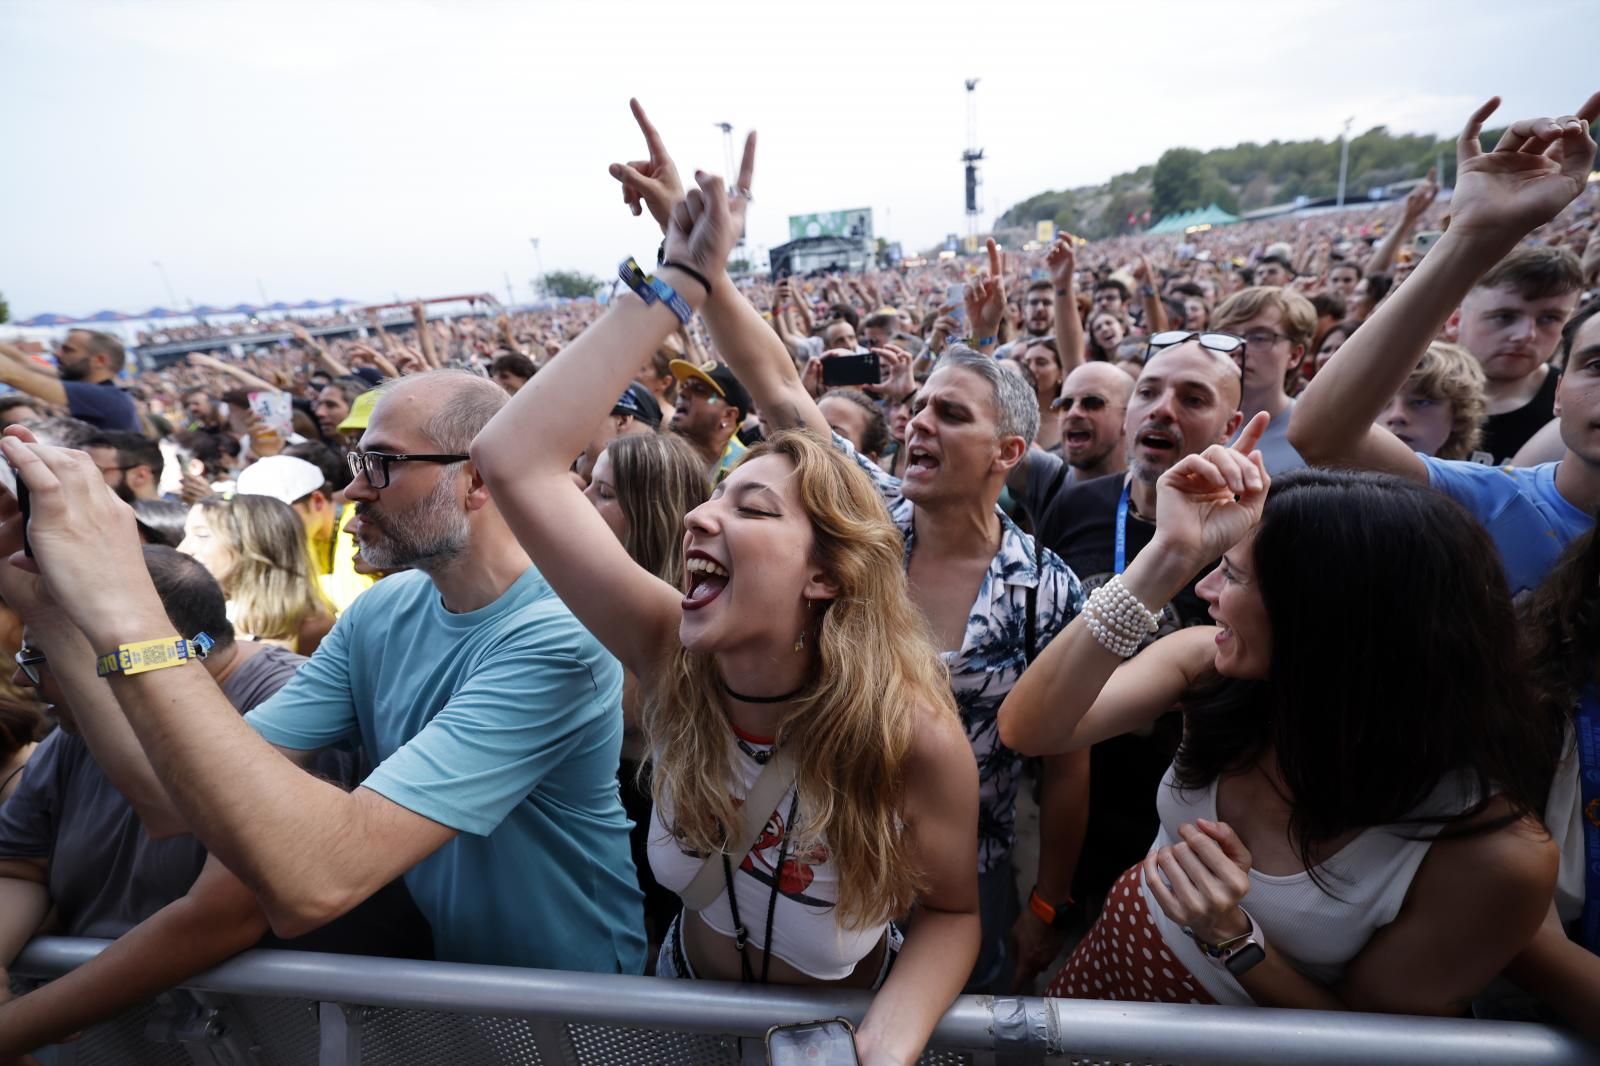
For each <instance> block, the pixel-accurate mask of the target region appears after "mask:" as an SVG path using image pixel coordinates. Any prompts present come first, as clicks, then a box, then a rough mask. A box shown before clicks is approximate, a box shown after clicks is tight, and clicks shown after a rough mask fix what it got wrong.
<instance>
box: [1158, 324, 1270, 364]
mask: <svg viewBox="0 0 1600 1066" xmlns="http://www.w3.org/2000/svg"><path fill="white" fill-rule="evenodd" d="M1190 340H1199V342H1200V347H1202V348H1205V349H1206V350H1207V351H1212V352H1217V353H1219V354H1221V355H1233V354H1234V353H1235V352H1238V351H1241V350H1242V349H1243V348H1244V345H1245V340H1244V338H1243V337H1240V336H1238V335H1237V334H1234V333H1217V332H1214V331H1206V332H1191V331H1189V330H1183V329H1168V330H1162V331H1161V332H1160V333H1157V334H1154V335H1152V336H1151V338H1150V341H1149V343H1148V344H1147V345H1146V346H1145V350H1144V358H1145V362H1149V361H1150V360H1151V358H1153V357H1154V356H1155V354H1156V353H1157V352H1163V351H1166V350H1167V349H1168V348H1174V347H1176V346H1178V345H1180V344H1183V343H1184V342H1185V341H1190Z"/></svg>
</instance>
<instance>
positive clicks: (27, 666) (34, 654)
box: [16, 645, 45, 688]
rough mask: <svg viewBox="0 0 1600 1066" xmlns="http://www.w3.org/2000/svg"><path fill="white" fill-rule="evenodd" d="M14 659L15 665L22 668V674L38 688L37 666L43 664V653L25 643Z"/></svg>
mask: <svg viewBox="0 0 1600 1066" xmlns="http://www.w3.org/2000/svg"><path fill="white" fill-rule="evenodd" d="M16 660H17V666H18V667H19V668H20V669H21V670H22V673H23V676H24V677H26V678H27V679H28V681H29V683H30V684H32V685H33V687H34V688H38V687H39V685H40V684H41V682H40V680H39V667H40V666H42V665H44V662H45V657H44V653H43V652H41V651H39V650H37V649H36V648H30V647H28V646H27V645H23V647H22V649H21V650H20V651H18V652H17V654H16Z"/></svg>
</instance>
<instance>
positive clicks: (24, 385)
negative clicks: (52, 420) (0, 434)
mask: <svg viewBox="0 0 1600 1066" xmlns="http://www.w3.org/2000/svg"><path fill="white" fill-rule="evenodd" d="M0 383H4V384H6V385H10V386H11V387H12V388H13V389H19V390H21V391H22V392H26V393H28V394H29V395H30V396H37V397H39V399H41V400H43V401H44V402H45V403H53V404H55V405H56V406H57V407H65V406H67V390H66V388H65V387H64V386H63V385H62V384H61V379H60V378H59V377H57V376H56V375H55V374H52V373H50V372H49V371H46V370H41V369H40V368H39V367H37V366H35V365H34V364H33V361H32V360H31V359H29V358H28V356H27V355H26V354H25V353H24V352H23V351H22V350H21V349H20V348H14V347H12V346H11V345H9V344H0Z"/></svg>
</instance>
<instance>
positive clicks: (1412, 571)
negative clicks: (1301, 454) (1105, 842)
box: [1174, 470, 1565, 883]
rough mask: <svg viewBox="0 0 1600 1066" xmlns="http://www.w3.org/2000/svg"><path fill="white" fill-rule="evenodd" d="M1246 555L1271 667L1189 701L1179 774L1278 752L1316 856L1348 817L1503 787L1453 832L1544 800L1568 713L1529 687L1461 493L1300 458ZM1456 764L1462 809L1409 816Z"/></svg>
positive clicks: (1300, 839) (1304, 844) (1367, 820)
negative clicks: (1434, 808)
mask: <svg viewBox="0 0 1600 1066" xmlns="http://www.w3.org/2000/svg"><path fill="white" fill-rule="evenodd" d="M1251 570H1252V572H1253V574H1254V577H1253V579H1252V580H1254V581H1255V583H1256V585H1257V587H1258V588H1259V591H1260V594H1261V598H1262V601H1263V604H1264V606H1265V608H1266V613H1267V618H1268V620H1269V622H1270V624H1271V627H1272V655H1271V663H1270V666H1269V673H1268V677H1267V678H1266V679H1265V680H1262V681H1253V682H1239V681H1216V682H1213V683H1212V684H1210V685H1209V686H1207V688H1206V689H1205V690H1204V691H1201V692H1196V693H1194V694H1193V698H1191V699H1190V700H1188V701H1187V708H1188V715H1187V732H1186V735H1185V738H1184V741H1183V744H1182V746H1181V747H1180V748H1179V751H1178V755H1177V758H1176V759H1175V760H1174V775H1175V777H1176V779H1177V781H1178V784H1179V785H1180V786H1181V787H1182V788H1185V789H1200V788H1205V787H1207V786H1209V785H1210V784H1211V783H1212V782H1214V781H1215V780H1216V779H1217V778H1218V777H1219V776H1221V775H1223V774H1226V773H1230V772H1234V771H1240V770H1243V769H1245V768H1247V767H1249V766H1251V765H1252V764H1253V763H1254V762H1255V761H1256V760H1257V759H1259V758H1260V757H1261V756H1263V755H1265V754H1266V753H1268V752H1269V751H1270V752H1271V753H1272V754H1273V756H1274V757H1275V760H1276V764H1277V768H1278V771H1279V773H1280V775H1281V776H1282V779H1283V781H1284V783H1285V785H1286V786H1287V790H1288V796H1287V797H1286V798H1287V799H1288V800H1289V802H1290V810H1291V814H1290V820H1289V834H1290V837H1291V838H1292V839H1293V840H1294V841H1295V845H1296V847H1297V849H1298V851H1299V854H1300V858H1301V859H1302V860H1303V861H1304V863H1305V866H1306V869H1307V870H1313V871H1314V869H1315V864H1314V862H1313V858H1312V856H1313V853H1314V851H1315V849H1316V847H1317V846H1318V845H1320V844H1325V843H1327V842H1328V841H1331V840H1333V839H1334V838H1336V837H1339V836H1341V835H1343V834H1345V833H1348V832H1351V831H1352V830H1358V829H1365V828H1369V827H1372V826H1380V825H1395V824H1403V823H1409V824H1411V825H1414V826H1417V827H1418V828H1419V829H1420V826H1421V825H1422V824H1425V823H1431V824H1435V825H1436V824H1439V823H1447V822H1452V821H1454V820H1455V819H1456V818H1458V817H1460V816H1461V815H1462V814H1464V815H1466V816H1468V818H1469V819H1470V817H1471V816H1473V815H1476V814H1478V813H1480V812H1481V811H1482V810H1483V809H1484V807H1485V806H1486V805H1487V804H1488V802H1489V800H1490V799H1491V798H1492V797H1493V796H1494V795H1500V796H1503V797H1504V798H1505V799H1506V800H1507V801H1508V802H1509V804H1510V809H1511V811H1512V814H1510V815H1509V816H1507V817H1506V818H1503V819H1499V820H1492V821H1490V822H1488V823H1487V824H1486V823H1485V822H1484V821H1483V820H1474V827H1473V828H1471V829H1463V828H1461V827H1460V826H1459V825H1455V826H1448V827H1447V828H1446V830H1445V832H1446V833H1450V834H1457V833H1464V832H1481V831H1488V830H1491V829H1495V828H1499V827H1502V826H1504V825H1506V824H1509V823H1510V822H1512V821H1514V820H1516V819H1517V818H1520V817H1521V816H1523V815H1525V814H1527V813H1530V812H1535V813H1537V812H1539V811H1541V810H1542V809H1543V807H1544V804H1545V801H1546V799H1547V797H1548V793H1549V788H1550V780H1551V777H1552V776H1553V774H1554V772H1555V765H1556V762H1557V760H1558V759H1559V757H1560V754H1561V748H1562V744H1563V741H1564V739H1565V726H1564V723H1563V722H1562V721H1561V720H1560V718H1559V717H1557V716H1553V715H1551V714H1550V713H1548V711H1547V710H1546V708H1545V707H1544V705H1543V704H1542V703H1541V701H1539V700H1537V699H1536V698H1535V697H1534V695H1533V691H1532V688H1531V686H1530V685H1529V684H1528V681H1527V677H1526V674H1525V673H1524V671H1523V669H1522V661H1521V656H1520V655H1519V654H1518V633H1517V626H1516V618H1515V614H1514V612H1513V609H1512V605H1511V598H1510V595H1509V593H1508V592H1507V589H1506V578H1505V573H1504V571H1503V570H1502V569H1501V567H1500V562H1499V555H1498V553H1497V552H1496V550H1495V547H1494V544H1493V542H1491V541H1490V540H1489V537H1488V535H1487V534H1485V533H1484V532H1483V530H1482V528H1481V527H1480V526H1479V525H1478V524H1477V522H1475V521H1474V520H1473V519H1472V518H1471V516H1470V515H1468V514H1467V512H1466V511H1465V510H1464V509H1463V508H1462V507H1461V506H1460V505H1458V504H1456V503H1455V502H1454V501H1452V500H1450V499H1448V498H1447V497H1445V496H1443V495H1442V494H1440V493H1438V492H1435V491H1433V490H1432V489H1429V488H1426V487H1423V486H1421V485H1417V484H1413V483H1411V482H1408V481H1403V480H1401V479H1398V478H1394V477H1389V476H1385V475H1380V474H1369V473H1360V472H1352V471H1335V470H1303V471H1296V472H1294V473H1291V474H1289V475H1287V476H1285V477H1284V478H1282V479H1281V480H1280V481H1278V482H1277V483H1276V484H1274V485H1273V488H1272V494H1271V496H1270V498H1269V499H1268V501H1267V505H1266V510H1265V512H1264V513H1263V515H1262V517H1261V524H1260V527H1259V528H1258V530H1257V533H1256V538H1255V547H1254V562H1253V565H1252V566H1251ZM1453 772H1462V773H1464V774H1465V775H1466V778H1467V785H1468V787H1469V788H1470V789H1471V790H1472V791H1471V793H1470V794H1469V797H1468V801H1469V803H1470V805H1469V806H1468V807H1467V809H1466V810H1465V811H1463V812H1458V813H1456V814H1450V815H1444V816H1441V817H1437V818H1420V817H1416V816H1414V815H1412V813H1411V812H1412V811H1414V810H1415V808H1416V807H1417V806H1419V805H1420V804H1421V803H1422V802H1423V800H1424V799H1426V798H1427V796H1428V794H1429V793H1430V792H1431V791H1432V790H1433V789H1434V787H1435V786H1436V785H1437V784H1438V783H1439V781H1440V780H1441V779H1442V778H1444V777H1445V776H1446V775H1447V774H1451V773H1453ZM1319 883H1320V882H1319Z"/></svg>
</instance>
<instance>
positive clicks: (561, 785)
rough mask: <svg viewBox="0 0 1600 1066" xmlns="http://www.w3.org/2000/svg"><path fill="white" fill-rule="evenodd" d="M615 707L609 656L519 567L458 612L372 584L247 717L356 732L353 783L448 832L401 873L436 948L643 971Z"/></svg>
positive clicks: (399, 577) (618, 671) (470, 955)
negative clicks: (367, 758) (501, 589)
mask: <svg viewBox="0 0 1600 1066" xmlns="http://www.w3.org/2000/svg"><path fill="white" fill-rule="evenodd" d="M621 705H622V667H621V666H620V665H619V664H618V663H617V661H616V659H614V658H612V657H611V655H610V654H609V653H607V652H606V650H605V649H604V648H603V647H601V645H600V643H599V642H598V641H597V640H595V639H594V637H593V636H591V635H590V633H589V632H588V630H586V629H584V628H583V626H581V625H580V624H579V623H578V621H577V620H576V619H575V618H573V616H572V614H571V613H570V612H569V611H568V610H567V608H566V605H565V604H563V603H562V602H561V600H560V599H558V598H557V597H556V594H555V593H554V592H553V591H552V590H551V588H550V586H549V585H548V584H547V583H546V582H545V580H544V578H543V577H542V576H540V574H539V572H538V571H537V570H536V569H534V568H533V567H531V566H530V567H529V568H528V570H527V572H526V573H524V574H523V575H522V576H521V577H519V578H518V579H517V580H516V582H515V583H514V584H513V585H512V586H511V587H510V588H509V589H507V590H506V592H505V594H504V595H502V596H501V597H500V598H499V599H497V600H495V601H494V602H493V603H491V604H489V605H488V606H487V607H483V608H481V609H479V610H476V611H470V612H467V613H465V614H451V613H450V612H449V611H447V610H445V608H444V603H443V601H442V600H441V599H440V596H439V593H438V590H437V589H435V587H434V585H433V582H432V581H430V580H429V579H428V577H427V576H426V575H424V574H421V573H415V572H413V573H404V574H396V575H395V576H393V577H388V578H385V579H384V580H382V581H380V582H378V583H377V584H376V585H374V586H373V587H372V588H371V589H369V590H368V591H367V592H365V593H363V594H362V595H361V596H360V597H359V598H357V599H356V601H355V602H354V603H353V604H352V605H351V606H350V608H349V609H348V610H346V611H345V612H344V614H342V615H340V617H339V621H338V623H337V624H335V625H334V627H333V630H332V632H330V633H329V634H328V636H327V637H326V638H324V639H323V641H322V644H321V646H320V647H318V648H317V652H316V654H315V655H313V656H312V657H311V660H310V661H309V662H307V663H306V664H305V665H304V666H302V667H301V668H300V672H299V673H298V674H297V675H296V676H295V678H294V679H293V680H292V681H290V682H289V683H288V684H287V685H285V686H284V687H283V689H282V690H280V691H279V692H278V694H277V695H275V696H274V697H273V698H272V699H270V700H268V701H267V702H266V703H264V704H262V705H261V706H260V707H258V708H257V709H256V710H254V711H252V712H251V713H250V714H249V715H248V716H247V718H246V721H248V722H249V723H250V724H251V725H252V726H254V727H255V729H256V731H257V732H258V733H260V734H261V735H262V736H263V737H265V738H266V739H267V740H269V741H271V742H272V743H274V744H277V745H280V746H282V747H285V748H294V749H300V750H305V749H314V748H322V747H326V746H328V745H330V744H333V743H335V742H337V741H339V740H342V739H344V738H347V737H350V736H354V735H359V737H360V739H361V742H362V744H363V745H365V747H366V749H367V752H368V753H369V754H370V755H371V756H372V759H373V761H374V762H377V763H378V764H379V765H378V768H377V769H376V770H374V771H373V773H372V775H371V776H370V777H368V778H367V779H366V781H364V782H363V783H362V785H363V787H365V788H369V789H372V790H373V791H374V792H377V793H378V794H379V795H382V796H384V797H386V798H387V799H389V800H391V801H393V802H395V803H397V804H399V805H400V806H402V807H405V808H406V809H407V810H411V811H414V812H416V813H417V814H420V815H422V816H423V817H425V818H430V819H432V820H433V821H435V822H439V823H441V824H443V825H447V826H450V827H451V828H454V829H457V830H459V831H460V832H459V835H457V836H456V837H455V838H454V839H453V840H451V841H450V842H449V843H447V844H446V845H445V846H444V847H442V848H440V849H439V850H438V851H436V852H435V853H434V854H432V855H430V856H428V857H427V858H425V859H423V860H422V861H421V862H420V863H418V864H417V865H416V866H414V867H413V868H412V869H411V870H410V871H408V872H407V873H406V875H405V880H406V887H408V888H409V889H410V890H411V894H412V896H413V897H414V898H415V899H416V901H417V906H419V907H420V908H421V909H422V913H423V914H424V915H426V916H427V918H428V921H429V922H430V923H431V924H432V926H433V939H434V945H435V948H436V950H437V952H438V956H439V958H440V959H444V960H448V961H451V962H475V963H490V964H497V965H507V966H533V967H542V968H548V969H558V970H588V971H592V972H596V973H616V972H619V971H620V972H625V973H642V972H644V953H645V938H644V934H643V925H644V922H643V917H644V915H643V907H642V897H641V896H640V894H639V888H638V882H637V881H636V880H635V875H634V869H633V861H632V858H631V855H630V852H629V848H628V828H629V822H628V818H627V816H626V815H625V814H624V813H623V810H622V801H621V798H620V797H619V795H618V790H617V761H618V758H619V757H620V753H621V745H622V716H621V713H620V712H619V711H618V708H619V707H620V706H621Z"/></svg>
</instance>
